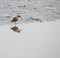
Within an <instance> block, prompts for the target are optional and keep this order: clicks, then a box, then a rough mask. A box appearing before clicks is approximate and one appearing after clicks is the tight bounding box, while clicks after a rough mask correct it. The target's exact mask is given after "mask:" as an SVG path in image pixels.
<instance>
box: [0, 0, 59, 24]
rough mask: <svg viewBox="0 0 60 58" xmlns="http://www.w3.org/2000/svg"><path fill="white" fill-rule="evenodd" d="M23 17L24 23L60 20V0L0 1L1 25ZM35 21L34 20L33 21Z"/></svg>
mask: <svg viewBox="0 0 60 58" xmlns="http://www.w3.org/2000/svg"><path fill="white" fill-rule="evenodd" d="M16 15H21V17H22V19H23V21H24V22H26V21H30V20H31V18H34V19H39V20H42V21H53V20H57V19H60V1H59V0H0V24H2V23H3V24H5V23H10V20H11V19H12V18H13V17H14V16H16ZM32 21H33V20H32Z"/></svg>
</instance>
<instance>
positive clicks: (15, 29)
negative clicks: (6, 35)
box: [10, 26, 21, 33]
mask: <svg viewBox="0 0 60 58" xmlns="http://www.w3.org/2000/svg"><path fill="white" fill-rule="evenodd" d="M10 29H12V30H13V31H15V32H18V33H19V32H21V29H19V28H18V27H17V26H14V27H12V28H10Z"/></svg>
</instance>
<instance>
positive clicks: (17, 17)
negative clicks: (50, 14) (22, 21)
mask: <svg viewBox="0 0 60 58" xmlns="http://www.w3.org/2000/svg"><path fill="white" fill-rule="evenodd" d="M19 18H21V16H20V15H17V16H16V17H14V18H13V19H12V20H11V22H14V23H15V24H16V22H17V21H18V20H19Z"/></svg>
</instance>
